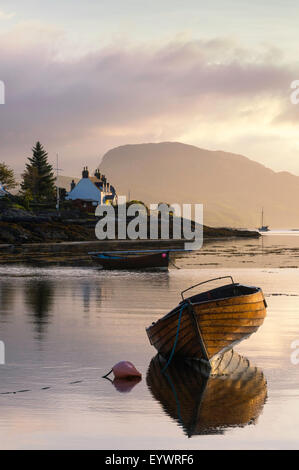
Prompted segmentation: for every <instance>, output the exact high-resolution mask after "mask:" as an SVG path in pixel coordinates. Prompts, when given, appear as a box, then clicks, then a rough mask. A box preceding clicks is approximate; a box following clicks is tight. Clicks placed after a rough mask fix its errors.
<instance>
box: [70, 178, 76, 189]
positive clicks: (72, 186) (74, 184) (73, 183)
mask: <svg viewBox="0 0 299 470" xmlns="http://www.w3.org/2000/svg"><path fill="white" fill-rule="evenodd" d="M75 187H76V183H75V181H74V180H72V182H71V191H73V189H75Z"/></svg>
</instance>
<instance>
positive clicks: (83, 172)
mask: <svg viewBox="0 0 299 470" xmlns="http://www.w3.org/2000/svg"><path fill="white" fill-rule="evenodd" d="M82 178H89V171H88V167H87V166H85V167H84V168H83V171H82Z"/></svg>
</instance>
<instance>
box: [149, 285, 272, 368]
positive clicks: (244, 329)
mask: <svg viewBox="0 0 299 470" xmlns="http://www.w3.org/2000/svg"><path fill="white" fill-rule="evenodd" d="M241 287H243V286H240V285H238V288H239V291H242V289H241ZM244 287H245V286H244ZM248 289H250V288H248ZM253 289H255V290H254V292H253V293H247V294H245V295H244V294H243V295H235V296H233V297H228V298H222V299H221V298H220V299H219V298H218V299H215V300H211V301H203V302H195V303H194V302H193V301H192V300H193V298H190V299H187V301H185V303H181V304H180V305H179V306H178V307H176V308H175V309H174V310H173V311H172V312H170V313H169V314H168V315H166V316H165V317H163V318H162V319H160V320H158V321H157V322H155V323H153V324H152V325H151V326H150V327H149V328H147V330H146V331H147V335H148V337H149V340H150V343H151V344H152V345H153V346H154V347H155V348H156V350H157V351H158V352H159V353H160V354H162V355H163V356H164V357H166V358H168V357H169V356H170V354H173V355H175V356H179V357H184V358H193V359H200V360H203V361H206V362H211V360H212V359H213V358H215V357H216V356H217V355H221V354H223V353H224V352H225V351H228V350H229V349H231V348H233V347H234V346H235V345H236V344H237V343H239V342H240V341H242V340H244V339H246V338H248V337H249V336H251V335H252V334H253V333H254V332H256V331H257V330H258V328H259V327H260V326H261V325H262V324H263V322H264V318H265V316H266V302H265V299H264V295H263V292H262V290H261V289H258V288H253ZM216 291H217V290H215V291H211V292H216ZM194 300H196V299H194ZM179 322H180V325H179V330H178V324H179ZM177 333H178V335H177ZM176 336H177V342H176V346H175V350H174V351H173V347H174V343H175V341H176Z"/></svg>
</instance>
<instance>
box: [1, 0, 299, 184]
mask: <svg viewBox="0 0 299 470" xmlns="http://www.w3.org/2000/svg"><path fill="white" fill-rule="evenodd" d="M298 17H299V2H298V1H297V0H281V1H278V0H273V1H270V0H267V1H266V0H260V1H258V0H250V1H249V0H247V1H244V0H210V1H209V2H206V0H204V1H202V0H184V1H181V0H159V1H158V0H151V1H147V0H59V1H58V0H1V2H0V60H1V62H0V80H2V81H3V82H4V83H5V91H6V103H5V105H0V161H5V162H7V163H8V164H10V165H11V166H12V167H14V168H15V170H16V171H17V172H21V171H22V170H23V167H24V164H25V160H26V158H27V157H28V156H29V155H30V149H31V147H32V145H33V143H34V142H35V141H36V140H40V141H41V142H42V143H43V144H44V145H45V147H46V149H47V150H48V153H49V158H50V160H51V162H53V163H54V162H55V158H56V157H55V155H56V153H57V152H58V153H59V155H60V166H61V168H63V170H64V172H63V174H65V175H73V176H76V175H79V174H80V172H81V168H82V166H83V165H85V164H86V165H88V166H89V167H90V168H92V167H95V166H97V165H98V164H99V162H100V160H101V157H102V155H103V154H104V153H105V152H106V151H107V150H109V149H110V148H113V147H116V146H118V145H122V144H127V143H131V144H132V143H141V142H160V141H180V142H184V143H190V144H194V145H197V146H199V147H203V148H208V149H212V150H218V149H221V150H226V151H230V152H237V153H241V154H243V155H246V156H248V157H249V158H252V159H254V160H257V161H259V162H261V163H263V164H265V165H266V166H268V167H270V168H273V169H274V170H287V171H291V172H293V173H295V174H297V175H299V137H298V135H299V134H298V132H299V104H298V105H297V106H296V105H294V104H291V101H290V93H291V88H290V84H291V82H292V81H293V80H296V79H299V64H298V41H297V39H298Z"/></svg>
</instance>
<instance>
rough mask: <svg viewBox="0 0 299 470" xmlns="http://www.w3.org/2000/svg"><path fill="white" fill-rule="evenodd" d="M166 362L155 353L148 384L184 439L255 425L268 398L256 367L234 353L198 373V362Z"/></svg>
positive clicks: (265, 386) (261, 375)
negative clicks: (179, 427) (179, 428)
mask: <svg viewBox="0 0 299 470" xmlns="http://www.w3.org/2000/svg"><path fill="white" fill-rule="evenodd" d="M165 364H166V361H165V359H163V357H162V356H161V355H159V354H157V355H156V356H155V357H154V358H153V359H152V361H151V363H150V365H149V368H148V372H147V378H146V380H147V385H148V387H149V389H150V391H151V393H152V395H153V396H154V398H155V399H156V400H157V401H158V402H160V403H161V405H162V407H163V409H164V411H165V412H166V413H167V414H168V415H169V416H171V418H173V419H175V420H176V421H177V422H178V424H179V425H180V426H182V428H183V429H184V432H185V433H186V434H187V435H188V437H191V436H194V435H200V434H223V433H224V431H225V429H226V428H229V427H236V426H238V427H243V426H246V425H247V424H254V423H256V421H257V418H258V416H259V415H260V413H261V412H262V409H263V406H264V403H265V400H266V398H267V383H266V379H265V377H264V374H263V372H262V371H261V369H258V368H257V367H254V366H252V365H251V364H250V362H249V361H248V359H246V358H245V357H242V356H240V355H239V354H237V353H236V352H234V351H233V350H231V351H228V352H226V353H224V354H223V355H222V356H221V357H220V358H218V359H217V360H215V362H214V363H213V364H212V369H211V371H208V370H203V366H202V365H201V364H200V361H194V360H193V361H186V360H180V361H178V360H173V361H172V362H171V364H170V365H169V366H168V368H167V369H166V370H165V372H162V370H163V367H165Z"/></svg>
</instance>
